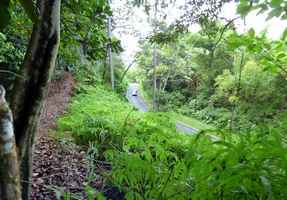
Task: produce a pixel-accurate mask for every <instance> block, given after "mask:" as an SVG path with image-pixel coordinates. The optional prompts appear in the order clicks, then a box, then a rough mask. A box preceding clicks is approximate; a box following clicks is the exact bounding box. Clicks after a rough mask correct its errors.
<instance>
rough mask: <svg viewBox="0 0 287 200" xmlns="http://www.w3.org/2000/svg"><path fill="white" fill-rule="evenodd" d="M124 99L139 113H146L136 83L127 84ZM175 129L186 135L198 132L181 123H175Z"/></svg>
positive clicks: (145, 105) (146, 108)
mask: <svg viewBox="0 0 287 200" xmlns="http://www.w3.org/2000/svg"><path fill="white" fill-rule="evenodd" d="M133 94H136V95H133ZM126 98H127V99H128V101H129V102H130V103H131V104H132V105H133V106H134V107H135V108H137V109H138V110H139V111H142V112H148V105H147V103H146V102H145V101H144V99H143V97H142V96H141V95H140V92H139V85H138V84H136V83H131V84H129V86H128V90H127V93H126ZM176 129H177V130H179V131H181V132H184V133H187V134H196V133H197V132H198V130H197V129H196V128H193V127H191V126H189V125H187V124H185V123H183V122H181V121H177V122H176Z"/></svg>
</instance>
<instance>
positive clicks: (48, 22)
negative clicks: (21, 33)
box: [11, 0, 60, 200]
mask: <svg viewBox="0 0 287 200" xmlns="http://www.w3.org/2000/svg"><path fill="white" fill-rule="evenodd" d="M37 3H38V5H39V10H40V16H39V20H38V21H37V22H36V23H35V24H34V27H33V32H32V36H31V39H30V43H29V47H28V50H27V52H26V56H25V60H24V64H23V68H22V69H21V75H22V78H17V80H16V83H15V88H14V94H13V95H14V96H13V98H12V101H11V106H12V111H13V116H14V117H15V123H14V127H15V135H16V144H17V146H18V149H19V162H20V171H21V179H22V198H23V200H28V199H29V194H30V185H31V173H32V152H33V144H34V138H35V133H36V130H37V126H38V121H39V118H40V114H41V110H42V106H43V100H44V98H45V96H46V93H47V85H48V82H49V80H50V76H51V74H52V72H53V70H54V66H55V60H56V57H57V53H58V47H59V41H60V0H38V2H37Z"/></svg>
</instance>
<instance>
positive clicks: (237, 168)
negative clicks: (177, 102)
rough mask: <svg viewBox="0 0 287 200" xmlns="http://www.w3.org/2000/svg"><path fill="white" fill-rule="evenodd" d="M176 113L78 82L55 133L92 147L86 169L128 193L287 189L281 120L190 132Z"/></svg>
mask: <svg viewBox="0 0 287 200" xmlns="http://www.w3.org/2000/svg"><path fill="white" fill-rule="evenodd" d="M172 116H173V115H172V114H170V113H161V112H157V113H154V112H150V113H142V112H139V111H136V110H135V109H133V108H132V107H131V105H130V104H129V103H128V102H127V101H126V100H125V99H124V98H123V97H122V96H121V95H119V94H115V93H114V92H112V91H111V90H110V89H109V88H107V87H106V86H103V85H101V84H96V86H88V85H85V84H80V85H78V90H77V94H76V96H75V97H74V98H73V102H72V104H71V106H70V108H69V111H68V114H66V115H65V116H63V117H62V118H60V119H59V121H58V125H59V127H58V134H62V135H64V136H65V135H66V134H71V135H72V136H73V138H74V139H75V142H76V143H78V144H81V145H83V146H84V147H85V148H87V149H88V152H89V153H90V155H89V156H90V158H92V159H91V162H90V166H89V167H90V170H89V171H90V172H94V173H95V174H94V176H96V174H97V175H100V176H102V177H103V178H104V180H105V181H104V182H105V183H106V184H107V185H109V186H110V187H116V188H117V189H118V190H119V191H120V192H121V193H123V194H124V196H125V199H194V198H195V199H201V198H204V199H257V198H259V199H268V198H271V199H284V198H286V197H287V193H286V192H285V191H286V190H284V188H285V185H286V184H287V183H286V180H287V179H286V178H287V177H286V169H287V168H286V164H287V158H286V153H287V152H286V151H287V150H286V147H285V145H284V143H282V142H281V141H282V140H283V139H284V137H285V136H284V134H282V132H281V130H283V129H284V127H280V129H279V128H269V129H265V130H264V129H261V130H260V129H258V130H254V131H252V132H246V133H241V134H235V133H230V132H225V131H219V130H217V131H213V132H211V131H208V132H201V133H199V134H198V135H186V134H183V133H178V132H177V131H176V129H175V120H174V118H173V117H172ZM176 118H177V119H178V118H179V117H176ZM182 120H183V121H184V119H182ZM199 127H200V126H199ZM211 135H216V136H217V137H216V138H215V139H214V138H213V137H211ZM99 163H105V170H99V169H98V168H99V165H100V164H99ZM100 166H101V165H100ZM102 167H103V166H102ZM99 192H100V191H99Z"/></svg>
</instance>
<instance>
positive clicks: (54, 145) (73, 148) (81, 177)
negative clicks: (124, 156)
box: [31, 73, 124, 200]
mask: <svg viewBox="0 0 287 200" xmlns="http://www.w3.org/2000/svg"><path fill="white" fill-rule="evenodd" d="M74 87H75V80H74V79H73V77H72V75H71V74H69V73H64V74H63V75H62V76H61V77H60V78H59V79H56V80H53V81H51V83H50V84H49V91H48V96H47V98H46V101H45V104H44V109H43V112H42V115H41V119H40V124H39V129H38V132H37V141H36V144H35V149H34V161H33V174H32V194H31V200H56V199H63V198H60V197H59V196H58V197H57V194H60V195H63V194H64V193H65V192H69V193H70V194H72V196H71V198H70V199H73V200H80V199H87V197H85V192H84V191H85V186H86V185H87V184H86V183H85V181H86V179H87V175H88V167H87V166H88V162H87V160H86V158H85V156H86V155H87V154H86V152H85V151H84V150H83V149H82V148H81V147H79V146H77V145H75V144H74V143H73V142H72V141H71V140H69V139H68V138H62V139H55V138H57V137H54V136H55V133H51V134H48V131H49V130H53V129H55V128H56V120H57V118H58V117H59V116H61V115H63V114H65V111H66V109H67V106H68V104H69V102H70V99H71V96H72V93H73V89H74ZM96 165H97V167H96V169H97V171H103V170H107V169H108V168H109V167H110V166H109V165H108V167H107V166H105V164H103V163H102V162H100V161H99V164H96ZM104 182H105V181H104V180H103V179H102V177H101V176H100V175H99V174H97V175H96V178H94V179H93V180H92V181H90V182H89V185H90V186H91V187H93V188H95V189H97V191H101V192H103V193H104V195H105V196H106V198H107V199H110V200H123V199H124V194H123V193H121V192H120V191H119V190H118V189H117V188H116V187H112V186H108V185H105V184H104Z"/></svg>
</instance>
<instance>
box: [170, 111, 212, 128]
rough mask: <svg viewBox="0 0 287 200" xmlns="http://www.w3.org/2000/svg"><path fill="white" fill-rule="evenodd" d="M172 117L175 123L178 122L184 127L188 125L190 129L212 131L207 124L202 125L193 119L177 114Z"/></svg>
mask: <svg viewBox="0 0 287 200" xmlns="http://www.w3.org/2000/svg"><path fill="white" fill-rule="evenodd" d="M172 115H173V118H174V119H175V120H176V121H179V122H182V123H184V124H186V125H189V126H191V127H192V128H196V129H198V130H206V129H214V127H212V126H210V125H208V124H205V123H203V122H201V121H199V120H197V119H195V118H191V117H187V116H184V115H181V114H178V113H172Z"/></svg>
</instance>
